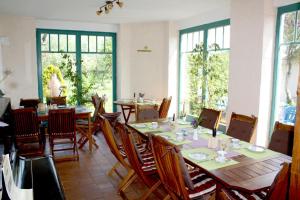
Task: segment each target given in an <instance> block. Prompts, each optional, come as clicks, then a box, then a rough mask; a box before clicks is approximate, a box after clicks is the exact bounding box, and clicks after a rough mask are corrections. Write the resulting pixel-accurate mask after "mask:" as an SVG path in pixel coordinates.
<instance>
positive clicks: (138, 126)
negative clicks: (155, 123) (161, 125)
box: [134, 124, 146, 128]
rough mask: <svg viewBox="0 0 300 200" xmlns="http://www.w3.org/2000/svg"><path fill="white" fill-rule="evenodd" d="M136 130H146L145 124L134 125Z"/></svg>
mask: <svg viewBox="0 0 300 200" xmlns="http://www.w3.org/2000/svg"><path fill="white" fill-rule="evenodd" d="M134 126H135V127H136V128H146V125H145V124H135V125H134Z"/></svg>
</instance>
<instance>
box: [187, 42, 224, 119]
mask: <svg viewBox="0 0 300 200" xmlns="http://www.w3.org/2000/svg"><path fill="white" fill-rule="evenodd" d="M212 49H215V51H210V52H207V51H205V48H204V45H203V44H201V45H196V48H195V49H194V50H193V53H191V54H190V55H189V56H188V70H187V71H188V87H189V88H188V90H189V92H188V94H189V95H188V97H189V99H188V101H189V106H190V112H191V114H192V115H198V114H199V112H200V111H201V109H202V108H203V107H209V108H215V109H220V107H221V106H222V105H224V104H226V103H227V94H228V65H229V54H228V52H227V51H218V50H219V49H220V48H219V46H218V45H217V44H213V47H212Z"/></svg>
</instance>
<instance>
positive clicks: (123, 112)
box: [121, 105, 127, 124]
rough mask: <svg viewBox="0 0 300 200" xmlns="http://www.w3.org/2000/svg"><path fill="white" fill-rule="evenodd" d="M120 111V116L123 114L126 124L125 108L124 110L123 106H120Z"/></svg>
mask: <svg viewBox="0 0 300 200" xmlns="http://www.w3.org/2000/svg"><path fill="white" fill-rule="evenodd" d="M121 109H122V114H123V117H124V120H125V123H126V124H127V121H126V114H125V108H124V106H122V105H121Z"/></svg>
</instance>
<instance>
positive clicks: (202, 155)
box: [189, 153, 208, 161]
mask: <svg viewBox="0 0 300 200" xmlns="http://www.w3.org/2000/svg"><path fill="white" fill-rule="evenodd" d="M189 157H190V158H191V159H194V160H197V161H204V160H207V157H208V156H207V154H205V153H190V154H189Z"/></svg>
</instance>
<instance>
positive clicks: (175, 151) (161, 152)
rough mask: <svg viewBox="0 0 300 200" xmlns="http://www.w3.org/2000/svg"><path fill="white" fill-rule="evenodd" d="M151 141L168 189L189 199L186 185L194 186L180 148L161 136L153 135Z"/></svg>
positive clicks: (162, 178) (156, 160) (158, 168)
mask: <svg viewBox="0 0 300 200" xmlns="http://www.w3.org/2000/svg"><path fill="white" fill-rule="evenodd" d="M150 141H151V147H152V151H153V154H154V158H155V162H156V167H157V171H158V174H159V176H160V179H161V181H162V183H163V184H164V186H165V188H166V190H168V192H169V193H170V192H171V193H173V194H175V195H176V196H177V197H180V198H182V199H189V198H188V193H187V190H186V186H187V187H189V188H190V189H194V188H193V184H192V182H191V178H190V175H189V173H188V170H187V167H186V165H185V162H184V160H183V157H182V155H181V153H180V150H179V148H178V147H176V146H175V145H173V144H171V143H170V142H168V141H167V140H165V139H164V138H162V137H160V136H154V135H151V136H150Z"/></svg>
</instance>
